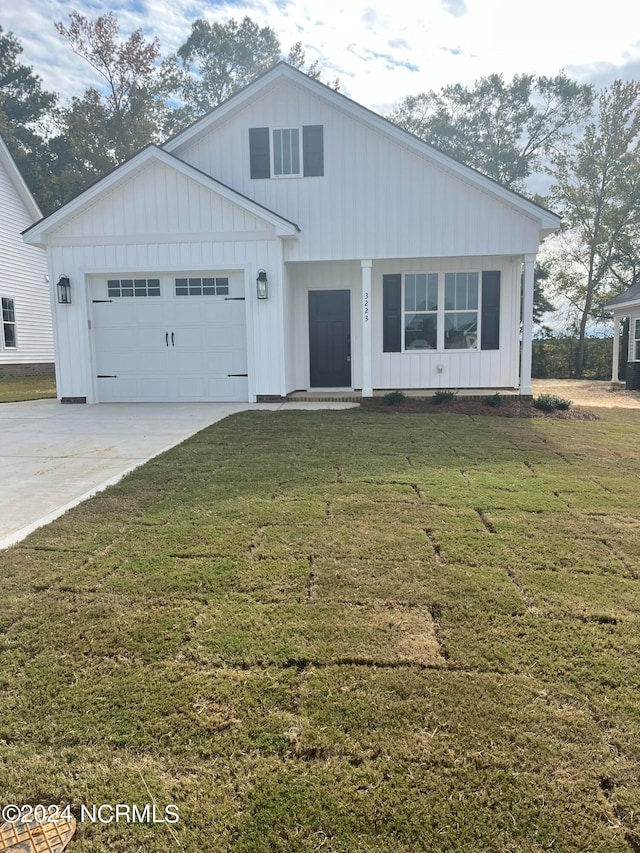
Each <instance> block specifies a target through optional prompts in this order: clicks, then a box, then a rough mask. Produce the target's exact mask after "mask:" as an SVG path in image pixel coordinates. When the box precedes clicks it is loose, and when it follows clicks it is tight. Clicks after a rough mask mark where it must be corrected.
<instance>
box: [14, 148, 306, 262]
mask: <svg viewBox="0 0 640 853" xmlns="http://www.w3.org/2000/svg"><path fill="white" fill-rule="evenodd" d="M154 167H157V168H160V169H162V170H165V171H169V172H171V173H173V174H174V175H175V181H174V183H176V182H180V181H182V182H183V183H184V181H185V180H186V181H190V182H192V183H195V184H196V185H197V186H198V187H199V188H201V189H202V190H203V192H204V194H205V195H206V194H215V195H216V196H218V197H219V198H221V199H222V200H223V201H224V202H227V203H228V204H229V205H231V206H235V207H236V208H240V209H241V210H242V211H245V212H246V213H247V214H248V216H249V217H251V218H252V219H253V220H254V222H257V221H260V222H262V223H264V224H266V225H267V226H270V227H272V228H273V229H274V230H275V234H276V235H277V236H281V237H287V236H293V235H295V233H296V231H297V230H298V228H297V226H296V225H295V223H293V222H290V221H289V220H287V219H285V218H283V217H281V216H280V215H279V214H277V213H275V212H274V211H272V210H269V209H268V208H266V207H264V206H262V205H260V204H258V203H257V202H255V201H253V200H252V199H249V198H247V197H246V196H243V195H242V194H241V193H238V192H236V191H235V190H233V189H231V187H228V186H226V185H225V184H223V183H221V182H220V181H218V180H216V179H215V178H211V177H210V176H209V175H205V174H204V173H203V172H201V171H199V170H198V169H196V168H194V167H193V166H190V165H189V164H188V163H185V162H183V161H182V160H180V159H178V158H177V157H174V156H173V155H171V154H169V153H167V152H166V151H163V150H161V149H160V148H158V147H157V146H155V145H148V146H147V147H146V148H144V149H143V150H142V151H141V152H140V153H139V154H137V155H135V156H134V157H132V158H131V159H130V160H128V161H127V162H126V163H123V164H122V165H121V166H119V167H118V168H116V169H114V170H113V171H112V172H110V173H109V174H108V175H106V176H105V177H104V178H102V179H101V180H99V181H98V182H96V183H95V184H93V186H91V187H89V188H88V189H86V190H85V191H84V192H83V193H81V194H80V195H79V196H77V197H76V198H75V199H73V200H72V201H70V202H68V203H67V204H66V205H64V206H63V207H61V208H60V209H59V210H57V211H55V213H52V214H51V215H50V216H48V217H45V218H44V219H42V220H40V221H39V222H37V223H35V225H32V226H31V227H30V228H28V229H27V230H26V231H25V232H24V239H25V241H26V242H27V243H31V244H35V245H46V244H47V242H48V240H49V238H50V236H51V235H52V234H53V233H54V232H60V231H61V230H64V229H65V228H66V229H68V228H71V230H72V231H73V225H72V223H73V222H74V220H79V218H80V216H82V219H83V226H82V227H83V229H84V231H85V235H86V236H87V237H89V236H91V231H92V230H93V229H92V224H91V216H90V215H89V212H88V211H89V209H90V208H91V207H92V206H95V205H97V204H99V203H100V202H101V201H102V200H104V199H106V197H107V196H109V195H111V194H114V193H128V192H129V193H130V192H131V184H132V182H133V181H136V180H138V179H139V178H140V176H142V175H143V174H144V173H145V172H148V171H149V170H150V169H153V168H154ZM152 183H153V182H152ZM198 207H199V208H200V207H201V205H198ZM147 209H148V210H149V209H150V210H151V215H150V217H149V221H148V222H147V221H146V217H145V223H140V224H139V227H138V224H136V233H140V234H144V233H151V232H152V231H153V223H154V221H155V220H154V215H153V214H155V213H157V207H155V208H154V207H153V206H152V205H150V206H149V207H148V208H147ZM211 216H212V217H213V220H216V214H215V213H212V214H211ZM227 218H228V217H227ZM188 219H189V218H188V217H185V218H184V220H185V221H184V227H182V228H180V229H178V230H181V231H184V233H189V224H190V223H189V221H188ZM218 219H220V222H221V223H222V222H223V220H224V216H223V214H222V213H221V214H220V216H219V217H218ZM213 220H212V222H213ZM207 227H209V228H211V227H213V226H212V224H211V223H208V224H207ZM255 227H256V226H255V224H252V223H250V224H249V227H248V230H255ZM123 230H125V228H123V227H122V226H120V227H119V228H118V229H117V233H122V232H123ZM232 230H234V229H232ZM101 233H102V234H104V233H105V229H104V225H103V226H102V228H101ZM106 233H108V230H107V232H106ZM114 233H115V232H114ZM75 236H82V235H78V234H76V235H75Z"/></svg>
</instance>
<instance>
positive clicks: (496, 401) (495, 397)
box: [484, 391, 504, 409]
mask: <svg viewBox="0 0 640 853" xmlns="http://www.w3.org/2000/svg"><path fill="white" fill-rule="evenodd" d="M503 401H504V397H503V396H502V394H501V393H500V392H499V391H496V393H495V394H492V395H491V396H490V397H485V398H484V402H485V403H486V405H487V406H491V407H492V408H494V409H497V407H498V406H501V405H502V403H503Z"/></svg>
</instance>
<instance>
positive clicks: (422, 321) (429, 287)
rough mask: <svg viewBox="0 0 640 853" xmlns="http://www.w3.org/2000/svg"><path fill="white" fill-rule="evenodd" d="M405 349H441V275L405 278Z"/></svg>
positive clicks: (425, 274) (423, 274) (409, 276)
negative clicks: (439, 288)
mask: <svg viewBox="0 0 640 853" xmlns="http://www.w3.org/2000/svg"><path fill="white" fill-rule="evenodd" d="M404 348H405V349H437V348H438V274H437V273H419V274H417V275H413V274H412V275H405V277H404Z"/></svg>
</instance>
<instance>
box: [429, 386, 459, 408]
mask: <svg viewBox="0 0 640 853" xmlns="http://www.w3.org/2000/svg"><path fill="white" fill-rule="evenodd" d="M455 398H456V392H455V391H444V390H439V391H436V392H435V394H434V395H433V397H432V398H431V402H432V403H433V404H434V406H439V405H440V403H452V402H453V401H454V400H455Z"/></svg>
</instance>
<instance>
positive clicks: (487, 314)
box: [480, 270, 500, 349]
mask: <svg viewBox="0 0 640 853" xmlns="http://www.w3.org/2000/svg"><path fill="white" fill-rule="evenodd" d="M480 348H481V349H500V270H490V271H485V272H483V273H482V332H481V339H480Z"/></svg>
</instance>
